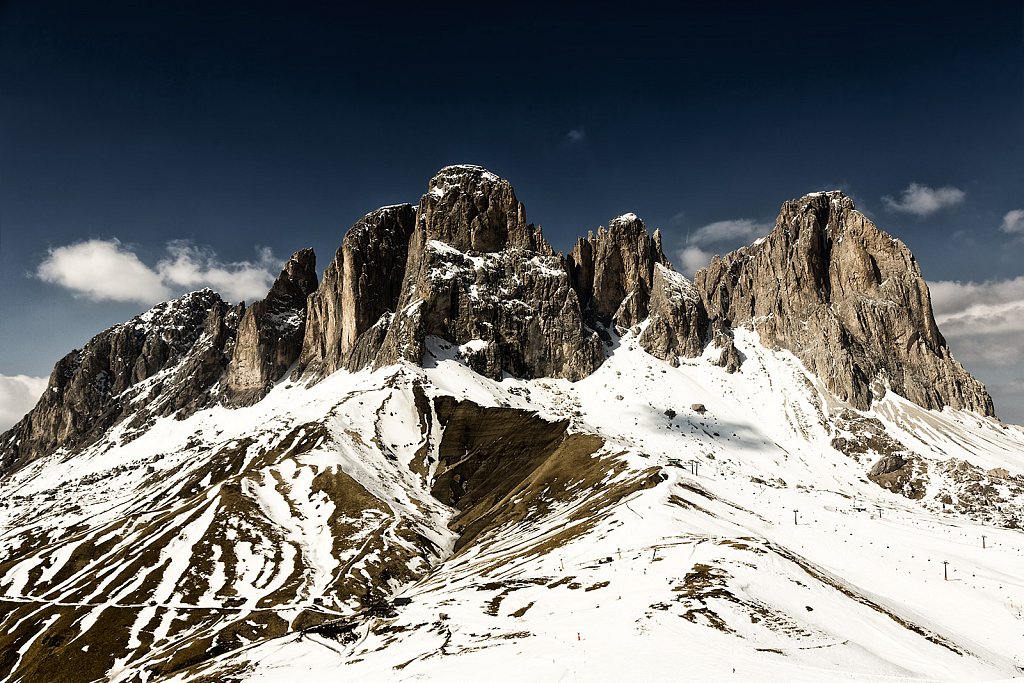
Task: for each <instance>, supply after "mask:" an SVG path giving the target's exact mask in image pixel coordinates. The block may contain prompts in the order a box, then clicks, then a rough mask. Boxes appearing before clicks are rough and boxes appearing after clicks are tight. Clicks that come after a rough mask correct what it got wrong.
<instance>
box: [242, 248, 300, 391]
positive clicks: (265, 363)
mask: <svg viewBox="0 0 1024 683" xmlns="http://www.w3.org/2000/svg"><path fill="white" fill-rule="evenodd" d="M316 287H317V279H316V256H315V255H314V254H313V250H312V249H303V250H302V251H297V252H295V254H293V255H292V257H291V258H290V259H289V260H288V263H287V264H285V267H284V270H282V271H281V274H280V275H279V276H278V278H277V280H276V281H275V282H274V285H273V286H272V287H271V288H270V292H269V293H268V294H267V296H266V297H265V298H264V299H263V300H262V301H257V302H256V303H254V304H253V305H252V306H250V307H249V308H248V310H246V311H245V314H244V315H243V316H242V320H241V322H240V323H239V325H238V336H237V340H236V343H235V347H234V352H233V353H232V356H231V362H230V363H229V364H228V367H227V371H226V372H225V374H224V393H225V399H226V401H227V402H228V403H231V404H234V405H248V404H251V403H255V402H256V401H259V400H260V399H261V398H263V397H264V396H266V394H267V392H268V391H269V390H270V388H271V387H272V386H273V385H274V382H276V381H277V380H279V379H280V378H281V377H283V376H284V374H285V373H286V372H287V371H288V369H289V368H290V367H291V366H292V363H294V362H295V361H296V360H297V359H298V357H299V352H300V351H301V350H302V340H303V333H304V331H305V327H306V298H307V297H309V295H310V294H312V293H313V292H315V291H316Z"/></svg>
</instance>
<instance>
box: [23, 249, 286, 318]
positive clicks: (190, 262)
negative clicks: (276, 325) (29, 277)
mask: <svg viewBox="0 0 1024 683" xmlns="http://www.w3.org/2000/svg"><path fill="white" fill-rule="evenodd" d="M165 249H166V252H167V253H166V256H164V257H163V258H162V259H160V260H159V261H158V262H157V264H156V266H155V267H150V266H147V265H146V264H145V263H143V262H142V261H141V260H140V259H139V257H138V256H137V255H136V254H135V253H134V252H132V251H131V250H129V249H128V248H127V247H125V245H123V244H122V243H121V242H120V241H118V240H117V239H111V240H98V239H93V240H87V241H85V242H77V243H75V244H69V245H67V246H63V247H57V248H55V249H50V252H49V254H48V255H47V257H46V258H45V259H44V260H43V262H42V263H40V264H39V267H38V268H36V277H38V278H39V279H40V280H43V281H44V282H49V283H51V284H55V285H59V286H61V287H63V288H65V289H67V290H69V291H71V292H72V293H73V294H74V295H75V296H80V297H83V298H86V299H89V300H92V301H132V302H136V303H141V304H147V305H148V304H154V303H157V302H159V301H164V300H166V299H169V298H171V297H173V296H175V295H176V294H181V293H184V292H186V291H189V290H193V289H201V288H203V287H211V288H212V289H214V290H216V291H218V292H219V293H220V294H221V295H222V296H224V297H225V298H226V299H228V300H229V301H241V300H243V299H258V298H260V297H262V296H264V295H265V294H266V293H267V290H268V289H270V285H271V284H273V282H274V278H275V277H276V275H277V272H278V270H279V268H280V265H281V262H280V261H279V260H278V259H276V258H275V257H274V255H273V254H272V253H271V251H270V250H269V249H266V248H263V249H260V250H259V253H258V258H257V260H256V261H237V262H231V263H225V262H222V261H220V260H218V259H217V256H216V254H214V253H213V252H212V251H209V250H206V249H201V248H199V247H197V246H195V245H193V244H191V243H190V242H187V241H184V240H176V241H173V242H168V243H167V245H166V248H165Z"/></svg>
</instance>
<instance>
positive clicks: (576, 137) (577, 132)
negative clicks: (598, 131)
mask: <svg viewBox="0 0 1024 683" xmlns="http://www.w3.org/2000/svg"><path fill="white" fill-rule="evenodd" d="M586 139H587V131H585V130H583V127H582V126H581V127H579V128H573V129H572V130H570V131H569V132H568V133H566V135H565V141H566V142H567V143H569V144H570V145H578V144H580V143H581V142H583V141H584V140H586Z"/></svg>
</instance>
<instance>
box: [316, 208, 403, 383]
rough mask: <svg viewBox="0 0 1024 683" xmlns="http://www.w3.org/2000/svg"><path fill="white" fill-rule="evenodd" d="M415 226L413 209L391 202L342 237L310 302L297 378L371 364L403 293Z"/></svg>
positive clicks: (317, 376) (365, 217) (360, 220)
mask: <svg viewBox="0 0 1024 683" xmlns="http://www.w3.org/2000/svg"><path fill="white" fill-rule="evenodd" d="M415 226H416V209H415V207H413V206H412V205H411V204H396V205H393V206H385V207H381V208H379V209H377V210H375V211H371V212H370V213H368V214H366V215H365V216H363V217H362V218H361V219H359V221H357V222H356V224H355V225H353V226H352V228H351V229H350V230H349V231H348V232H347V233H346V234H345V237H344V239H343V240H342V243H341V246H340V247H339V248H338V251H337V253H336V254H335V255H334V260H333V261H332V262H331V264H330V265H329V266H327V270H326V271H324V279H323V282H322V283H321V285H320V288H319V289H318V290H317V292H316V294H315V295H313V296H312V297H311V298H310V301H309V309H308V314H307V321H306V327H305V339H304V340H303V343H302V353H301V355H300V357H299V366H298V374H302V375H304V376H306V377H311V378H319V377H323V376H324V375H327V374H330V373H332V372H334V371H335V370H338V369H339V368H343V367H346V368H349V369H353V370H357V369H359V368H361V367H363V366H365V365H366V364H367V363H369V362H371V361H373V360H374V358H375V357H376V354H377V352H378V351H379V348H380V344H381V342H382V341H383V337H384V334H385V333H386V332H387V326H388V322H389V320H390V316H391V314H392V312H393V311H394V310H395V307H396V306H397V305H398V298H399V296H400V295H401V292H402V283H403V281H404V279H405V269H406V260H407V258H408V252H409V240H410V238H411V236H412V233H413V230H414V228H415ZM368 332H369V333H370V334H369V335H368V336H367V333H368ZM361 341H362V343H360V342H361Z"/></svg>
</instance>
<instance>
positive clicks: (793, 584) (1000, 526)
mask: <svg viewBox="0 0 1024 683" xmlns="http://www.w3.org/2000/svg"><path fill="white" fill-rule="evenodd" d="M736 345H737V348H738V349H739V351H740V353H741V354H743V357H744V361H743V366H742V371H741V372H738V373H734V374H728V373H726V372H724V371H723V370H722V369H721V368H719V367H717V366H716V365H715V364H714V363H713V362H712V360H713V359H712V358H710V357H702V358H695V359H681V360H680V362H679V364H678V367H672V365H670V364H669V363H666V362H663V361H660V360H658V359H656V358H654V357H652V356H650V355H648V354H647V353H645V352H644V351H643V350H642V349H640V348H639V347H638V345H637V343H636V341H635V337H634V335H633V334H632V333H630V334H627V335H626V336H625V337H623V338H621V339H618V340H616V345H615V347H614V348H613V350H612V351H611V353H610V356H609V358H608V360H607V361H606V362H605V363H604V364H603V365H602V366H601V367H600V369H599V370H598V371H597V372H596V373H594V374H593V375H591V376H590V377H587V378H586V379H584V380H582V381H579V382H575V383H570V382H567V381H564V380H553V379H540V380H531V381H524V380H517V379H513V378H505V379H504V380H502V381H492V380H489V379H487V378H484V377H482V376H480V375H478V374H476V373H474V372H472V371H471V370H470V369H469V368H468V367H467V366H466V365H465V364H464V363H462V362H461V361H460V354H461V353H466V350H460V349H459V347H454V346H451V345H449V344H447V343H445V342H443V341H441V340H438V339H433V340H428V344H427V348H428V356H427V358H426V359H425V362H424V366H425V367H423V368H420V367H413V366H409V365H401V366H393V367H389V368H383V369H381V370H378V371H376V372H372V373H371V372H368V371H363V372H360V373H355V374H351V373H347V372H344V371H342V372H339V373H335V374H333V375H331V376H330V377H329V378H328V379H327V380H325V381H323V382H321V383H319V384H316V385H314V386H311V387H307V386H305V385H301V384H290V383H288V382H282V383H280V384H279V385H278V386H277V387H276V388H275V389H274V390H273V391H272V392H271V393H270V394H269V395H268V396H267V398H265V399H264V400H263V401H261V402H260V403H257V404H256V405H254V406H252V407H249V408H242V409H238V410H227V409H224V408H213V409H208V410H204V411H201V412H198V413H196V414H195V415H193V416H191V417H189V418H187V419H185V420H183V421H176V420H173V419H170V418H163V419H161V420H158V421H157V422H156V424H155V425H154V427H153V428H152V429H150V430H149V431H147V432H146V433H145V434H143V435H142V436H140V437H138V438H134V439H133V440H130V441H127V442H122V436H123V435H122V434H120V432H119V430H115V431H114V432H112V433H111V434H110V435H109V436H108V437H107V438H105V439H103V440H102V441H100V442H99V443H97V444H95V445H94V446H92V447H90V448H89V449H88V450H86V451H85V452H83V453H80V454H77V455H74V456H73V457H65V456H64V455H62V454H61V453H58V454H56V455H54V456H51V457H49V458H46V459H43V460H39V461H36V462H34V463H33V464H32V465H31V466H29V467H27V468H25V469H22V470H20V471H18V472H17V473H15V474H14V475H13V476H10V477H8V478H7V479H5V480H4V481H3V483H2V493H0V495H2V499H3V500H4V501H5V505H4V507H2V508H0V515H2V528H3V534H2V537H0V544H2V556H3V557H4V558H6V559H5V561H4V562H3V563H2V564H0V590H2V591H3V597H2V598H0V600H2V603H0V604H2V608H3V615H2V622H0V624H2V626H0V632H2V634H3V635H0V639H2V642H0V645H2V648H3V651H4V653H5V654H4V660H3V667H2V672H4V674H3V675H7V676H8V678H7V679H6V680H12V681H13V680H97V679H112V680H119V681H131V680H151V681H152V680H180V681H199V680H270V681H277V680H281V681H285V680H288V681H293V680H320V679H328V678H331V677H334V676H341V677H344V678H345V679H346V680H436V679H449V680H466V679H468V678H476V677H477V676H479V674H480V672H487V675H488V676H489V677H491V678H493V679H495V680H641V679H648V680H680V679H682V680H716V679H719V678H729V677H733V676H734V671H735V678H736V679H737V680H779V681H792V680H806V681H821V680H841V681H846V680H883V679H885V678H888V677H896V678H900V677H907V678H917V679H930V680H996V679H1003V678H1008V677H1012V676H1014V675H1018V674H1019V673H1020V672H1021V668H1020V667H1024V646H1022V643H1024V572H1022V569H1024V536H1022V535H1021V533H1020V531H1019V530H1018V529H1016V528H1013V527H1015V525H1016V524H1017V520H1020V519H1021V516H1022V513H1024V496H1022V493H1021V491H1022V485H1021V484H1022V481H1024V479H1022V474H1024V466H1022V464H1021V453H1024V433H1022V431H1021V430H1020V429H1019V428H1017V427H1012V426H1006V425H1002V424H1001V423H999V422H997V421H995V420H992V419H988V418H979V417H977V416H976V415H974V414H972V413H965V412H957V411H952V410H949V409H947V410H946V411H944V412H941V413H940V412H936V411H927V410H924V409H921V408H919V407H918V406H916V405H914V404H911V403H909V402H907V401H905V400H904V399H902V398H900V397H898V396H896V395H895V394H891V393H890V394H888V395H887V396H886V397H885V398H884V399H883V400H882V401H879V402H876V406H875V408H874V411H873V412H872V413H863V412H858V411H852V410H850V409H849V408H848V407H846V406H844V405H842V404H840V403H838V402H837V401H836V400H835V399H833V398H832V397H830V395H829V394H827V393H826V392H825V391H824V390H823V389H822V388H821V387H820V386H819V384H818V382H817V380H816V379H815V378H814V377H813V376H811V375H809V374H808V373H806V372H805V370H804V369H803V367H802V366H801V364H800V363H799V362H798V361H797V360H796V359H795V358H793V357H792V356H791V355H789V354H788V353H786V352H773V351H769V350H767V349H765V348H764V347H762V346H761V345H760V344H758V343H757V341H756V335H754V334H753V333H749V332H744V331H743V330H737V331H736ZM470 351H471V350H470ZM708 355H709V356H711V355H714V350H713V348H711V347H709V352H708ZM447 397H451V398H447ZM535 413H536V415H535ZM872 420H874V421H876V422H872ZM254 424H257V425H261V429H260V430H259V431H257V432H256V433H253V430H252V425H254ZM545 425H547V426H545ZM552 425H554V426H552ZM872 425H881V427H882V431H881V433H883V434H885V435H886V437H887V438H888V439H889V441H885V440H880V439H879V438H878V435H877V433H876V432H877V429H876V430H875V431H874V432H873V431H872V429H873V427H872ZM531 430H536V431H531ZM482 432H486V433H487V434H488V435H489V436H486V437H478V436H475V435H476V434H478V433H482ZM518 435H525V436H522V439H521V441H517V436H518ZM840 438H841V439H843V441H837V439H840ZM545 440H546V441H545ZM542 441H544V443H550V444H551V445H550V448H548V449H547V450H544V449H540V450H541V451H543V452H539V451H538V452H537V453H532V452H526V451H528V450H529V449H527V448H525V447H524V446H523V444H526V443H531V444H532V443H540V442H542ZM890 442H892V443H895V444H897V446H898V449H899V453H900V454H902V455H901V457H903V458H904V461H910V462H911V463H913V467H910V468H909V469H907V470H906V472H909V475H908V477H909V479H908V481H910V483H911V485H910V486H908V485H907V481H903V482H902V483H901V482H897V483H895V484H894V483H892V478H891V477H890V478H889V479H886V478H885V477H884V475H883V476H881V477H873V478H869V471H870V470H871V469H872V467H873V465H874V464H875V462H876V461H877V460H878V459H880V458H883V457H886V456H887V454H889V451H887V450H886V449H887V448H889V449H890V450H891V449H892V448H895V447H893V446H892V443H890ZM851 444H853V445H852V446H851ZM837 445H838V446H841V448H837V447H836V446H837ZM890 456H891V454H890ZM900 471H901V472H902V471H903V470H900ZM499 475H500V476H499ZM897 478H898V477H897ZM875 479H877V480H878V481H875ZM886 487H888V488H886ZM890 489H892V490H890ZM946 496H948V498H946ZM943 500H946V501H948V502H947V503H946V504H944V503H943V502H942V501H943ZM445 503H450V504H449V505H446V504H445ZM449 525H451V529H450V528H449ZM983 536H984V545H985V547H984V548H983V547H982V537H983ZM947 562H948V565H947V564H944V563H947ZM944 568H945V571H947V572H948V580H944V578H943V572H944ZM385 598H387V599H385Z"/></svg>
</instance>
